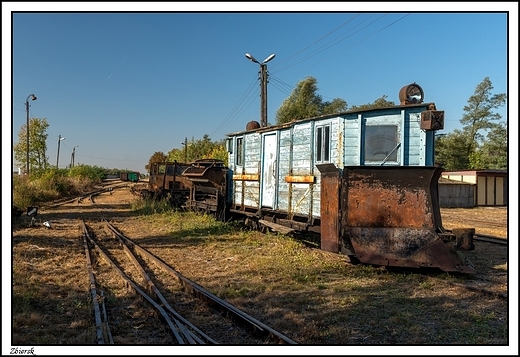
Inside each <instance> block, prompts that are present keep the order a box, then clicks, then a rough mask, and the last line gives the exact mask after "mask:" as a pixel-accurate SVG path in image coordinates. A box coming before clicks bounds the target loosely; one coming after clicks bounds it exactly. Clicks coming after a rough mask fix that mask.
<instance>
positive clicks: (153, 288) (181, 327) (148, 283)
mask: <svg viewBox="0 0 520 357" xmlns="http://www.w3.org/2000/svg"><path fill="white" fill-rule="evenodd" d="M109 228H110V226H109ZM111 232H113V231H112V230H111ZM113 233H114V232H113ZM114 237H115V238H117V239H118V241H119V243H120V244H121V246H122V247H123V250H124V252H125V253H126V255H127V256H128V258H129V259H130V260H131V261H132V263H133V264H134V266H135V267H136V269H137V270H139V272H140V273H141V277H142V278H143V280H144V281H145V284H146V286H147V287H148V288H149V289H150V290H151V291H152V292H153V294H154V295H155V297H157V298H158V299H159V300H160V301H161V302H162V304H163V306H164V308H166V309H167V310H168V311H169V312H171V313H172V314H173V315H174V316H175V317H174V318H173V320H174V322H175V323H176V324H177V327H178V328H179V330H180V331H181V333H182V335H183V336H184V337H185V338H186V340H187V341H188V342H189V343H190V344H197V343H199V344H204V341H203V340H202V339H201V338H199V337H198V336H197V335H195V334H194V333H192V332H191V331H190V330H188V329H187V328H186V326H184V325H183V324H182V323H181V322H180V321H179V320H182V322H183V323H185V324H187V325H188V326H189V327H191V328H192V329H194V330H195V331H196V332H197V333H199V334H200V335H201V336H202V337H203V338H204V339H205V340H206V341H208V342H210V343H213V344H218V342H217V341H215V340H213V339H212V338H211V337H209V336H208V335H206V334H205V333H204V332H202V331H201V330H199V329H198V328H197V327H196V326H195V325H193V324H191V323H190V322H189V321H188V320H186V319H185V318H184V317H182V316H181V315H180V314H179V313H178V312H177V311H175V310H174V309H173V308H172V307H171V305H170V304H169V303H168V301H166V299H165V298H164V296H163V295H162V293H161V292H160V291H159V289H158V288H157V286H156V285H155V283H154V282H153V281H152V279H150V276H149V275H148V274H147V273H146V271H145V270H144V268H143V267H142V265H141V264H140V263H139V261H138V260H137V258H136V257H135V255H134V254H133V253H132V251H131V250H130V249H129V247H128V246H127V245H126V244H125V242H124V241H123V239H122V238H121V236H120V235H119V234H114Z"/></svg>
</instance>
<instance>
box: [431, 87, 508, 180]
mask: <svg viewBox="0 0 520 357" xmlns="http://www.w3.org/2000/svg"><path fill="white" fill-rule="evenodd" d="M492 89H493V85H492V83H491V81H490V80H489V77H486V78H484V80H483V81H482V82H481V83H479V84H478V85H477V87H476V88H475V92H474V93H473V95H472V96H470V97H469V99H468V104H467V105H465V106H464V114H463V116H462V119H460V123H461V124H462V125H463V126H462V130H455V131H454V132H453V133H450V134H447V135H446V136H444V137H442V138H440V139H438V140H437V142H436V147H435V153H436V161H437V162H441V163H443V164H444V167H445V168H446V169H447V170H465V169H487V168H497V167H505V163H506V162H507V138H506V137H507V124H505V125H502V124H497V123H496V121H498V120H500V119H501V118H502V116H501V115H500V114H498V113H496V112H494V111H493V110H494V109H497V108H499V107H501V106H503V105H505V102H506V99H507V96H506V94H505V93H500V94H492V93H491V91H492Z"/></svg>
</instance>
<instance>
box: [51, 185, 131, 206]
mask: <svg viewBox="0 0 520 357" xmlns="http://www.w3.org/2000/svg"><path fill="white" fill-rule="evenodd" d="M123 187H128V183H117V184H110V185H106V186H105V187H103V188H100V189H97V190H93V191H90V192H87V193H83V194H81V195H77V196H74V197H67V198H63V199H60V200H56V201H54V202H51V203H49V204H46V205H45V206H46V207H48V208H55V207H59V206H62V205H65V204H67V203H73V202H78V203H81V201H83V200H84V199H89V200H90V201H91V202H94V197H96V196H99V195H100V194H102V193H105V192H111V191H112V190H115V189H118V188H123Z"/></svg>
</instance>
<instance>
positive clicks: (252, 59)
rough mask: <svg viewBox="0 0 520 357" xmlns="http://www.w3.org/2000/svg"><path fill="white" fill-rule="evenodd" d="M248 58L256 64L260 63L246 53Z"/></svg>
mask: <svg viewBox="0 0 520 357" xmlns="http://www.w3.org/2000/svg"><path fill="white" fill-rule="evenodd" d="M246 58H247V59H249V60H250V61H251V62H255V63H260V62H258V61H257V60H256V58H254V57H253V56H251V55H250V54H249V53H246Z"/></svg>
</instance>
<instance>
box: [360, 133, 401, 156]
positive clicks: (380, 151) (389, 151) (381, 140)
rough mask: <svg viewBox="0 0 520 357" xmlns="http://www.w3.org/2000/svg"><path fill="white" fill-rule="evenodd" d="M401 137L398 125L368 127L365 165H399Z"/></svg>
mask: <svg viewBox="0 0 520 357" xmlns="http://www.w3.org/2000/svg"><path fill="white" fill-rule="evenodd" d="M398 144H399V136H398V132H397V126H396V125H377V126H376V125H367V126H366V128H365V163H366V164H380V163H381V162H383V161H385V162H386V163H392V162H393V163H397V151H398V150H396V147H397V145H398Z"/></svg>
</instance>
